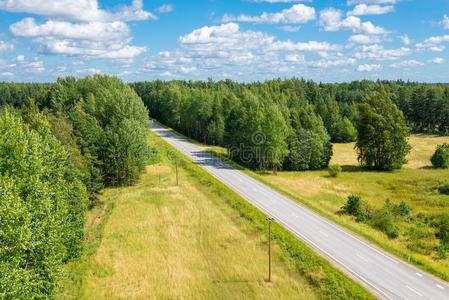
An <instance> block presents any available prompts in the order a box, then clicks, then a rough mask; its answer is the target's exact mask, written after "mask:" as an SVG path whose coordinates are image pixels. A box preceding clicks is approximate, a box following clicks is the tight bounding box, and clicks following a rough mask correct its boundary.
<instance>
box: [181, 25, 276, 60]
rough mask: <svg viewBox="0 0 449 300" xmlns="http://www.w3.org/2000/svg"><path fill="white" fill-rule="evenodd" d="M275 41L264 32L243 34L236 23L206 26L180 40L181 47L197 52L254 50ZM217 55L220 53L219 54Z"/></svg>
mask: <svg viewBox="0 0 449 300" xmlns="http://www.w3.org/2000/svg"><path fill="white" fill-rule="evenodd" d="M273 40H274V37H273V36H270V35H267V34H265V33H262V32H254V31H246V32H242V31H240V27H239V25H238V24H236V23H228V24H223V25H220V26H204V27H202V28H199V29H196V30H194V31H192V32H191V33H189V34H187V35H184V36H181V37H180V38H179V42H180V43H181V46H184V47H185V46H189V48H190V49H194V50H197V51H202V50H204V51H220V50H224V49H235V50H239V49H254V48H259V47H260V46H262V45H269V44H271V43H272V42H273ZM217 55H220V53H219V52H217Z"/></svg>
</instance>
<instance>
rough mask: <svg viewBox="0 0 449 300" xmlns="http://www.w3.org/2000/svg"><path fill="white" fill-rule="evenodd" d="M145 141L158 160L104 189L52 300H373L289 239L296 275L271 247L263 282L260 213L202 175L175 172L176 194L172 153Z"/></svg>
mask: <svg viewBox="0 0 449 300" xmlns="http://www.w3.org/2000/svg"><path fill="white" fill-rule="evenodd" d="M151 136H152V141H151V142H152V144H153V145H156V146H157V149H158V151H159V162H158V163H157V164H154V165H151V166H148V167H147V172H146V174H145V175H144V176H143V178H142V180H141V181H140V183H139V184H138V185H136V186H133V187H125V188H114V189H107V190H105V192H104V193H103V195H102V196H101V203H100V205H98V206H97V207H95V208H94V209H93V210H91V211H90V212H89V215H88V219H87V228H86V232H87V238H86V250H85V254H84V256H83V258H82V259H81V260H80V261H78V262H72V263H71V264H69V265H68V266H67V270H68V276H67V277H66V278H65V279H64V280H63V286H62V289H61V293H60V295H59V297H58V298H60V299H319V298H323V295H324V294H333V293H337V295H338V294H340V295H341V297H343V298H348V297H346V296H345V294H346V295H351V296H349V297H350V298H353V299H356V298H358V299H361V298H364V299H369V298H370V297H371V296H370V295H369V294H368V293H366V292H365V291H364V290H363V289H361V288H360V287H359V286H357V285H356V284H354V283H353V282H352V281H351V280H349V279H346V278H345V277H344V276H343V275H341V273H339V272H338V271H335V270H333V269H332V268H331V267H330V266H329V265H328V264H327V263H326V262H324V260H322V259H321V258H318V257H316V256H315V255H314V254H313V253H312V252H311V251H310V250H305V249H302V248H301V247H303V246H298V245H300V244H297V243H299V242H291V241H288V237H286V239H287V240H284V241H283V245H291V246H289V247H290V248H291V250H290V251H295V250H293V249H299V250H300V251H301V253H302V257H300V259H299V260H298V264H299V267H298V265H297V264H295V263H293V261H292V260H290V259H288V258H287V257H286V255H285V252H284V251H283V250H282V249H281V248H280V247H279V246H278V245H277V243H276V241H274V242H273V245H274V246H273V277H272V282H271V283H268V282H267V281H266V279H267V271H268V270H267V269H268V267H267V235H266V230H265V229H262V230H260V228H259V229H258V227H257V226H260V224H258V225H257V223H255V222H256V221H255V220H256V219H257V218H258V216H259V215H260V213H256V214H254V213H255V209H249V212H250V213H251V214H252V215H251V218H253V219H254V222H253V221H250V220H249V219H248V218H245V217H244V216H243V214H245V213H244V211H243V210H244V209H245V208H244V206H240V211H239V210H238V209H235V208H233V207H232V206H230V205H229V203H228V202H227V201H225V200H224V198H223V194H221V195H220V193H223V192H217V191H219V190H220V191H222V190H221V189H218V188H217V187H216V186H215V185H211V184H210V183H209V184H207V183H205V182H203V181H202V179H201V180H199V179H198V178H199V177H197V176H200V178H203V176H201V175H198V173H196V175H195V176H192V173H191V172H192V169H185V168H183V167H182V165H180V168H179V170H180V179H181V184H180V185H179V186H176V181H175V171H174V165H173V161H172V160H170V159H168V158H167V157H168V156H173V154H172V153H170V154H169V155H167V152H166V149H167V148H166V146H164V145H162V141H161V140H159V139H158V138H155V137H154V136H153V135H151ZM164 147H165V148H164ZM191 165H193V164H191ZM192 168H198V167H195V166H192ZM225 193H226V192H225ZM226 197H228V200H229V199H231V198H232V197H233V196H228V195H226ZM246 209H248V208H246ZM247 213H248V212H247ZM257 214H258V215H257ZM242 216H243V218H242ZM262 218H263V217H262ZM262 220H263V219H262ZM273 231H274V237H275V238H277V237H278V236H279V232H283V231H282V230H281V229H280V228H278V227H275V228H274V229H273ZM284 238H285V236H284ZM296 247H299V248H296ZM291 253H294V252H291ZM298 268H299V269H298ZM298 270H300V271H298ZM304 272H307V273H304ZM327 274H329V276H330V277H327ZM323 291H325V292H323ZM341 297H340V296H338V297H337V298H336V299H339V298H341Z"/></svg>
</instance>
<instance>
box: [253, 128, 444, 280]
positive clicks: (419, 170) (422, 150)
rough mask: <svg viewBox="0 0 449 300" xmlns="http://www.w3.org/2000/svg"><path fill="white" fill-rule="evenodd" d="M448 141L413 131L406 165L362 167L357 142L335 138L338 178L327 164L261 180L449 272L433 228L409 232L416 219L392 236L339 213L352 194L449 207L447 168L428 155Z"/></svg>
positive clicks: (423, 209)
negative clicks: (444, 189)
mask: <svg viewBox="0 0 449 300" xmlns="http://www.w3.org/2000/svg"><path fill="white" fill-rule="evenodd" d="M444 142H449V138H448V137H438V136H425V135H414V136H411V137H410V144H411V146H412V151H411V152H410V155H409V156H408V163H407V165H406V166H404V168H403V169H401V170H398V171H394V172H372V171H366V170H362V169H360V168H358V163H357V159H356V153H355V150H354V144H353V143H352V144H335V145H334V156H333V158H332V161H331V164H340V165H341V166H343V172H342V173H341V174H340V175H339V176H338V177H337V178H331V177H330V176H329V175H328V172H327V171H326V170H321V171H306V172H279V174H278V176H274V175H272V174H264V175H262V176H260V177H259V178H261V179H262V180H264V181H266V182H268V183H269V184H271V185H273V186H275V187H277V188H279V189H280V190H282V191H284V192H286V193H288V194H289V195H291V196H292V197H294V198H295V199H297V200H298V201H299V202H302V203H304V204H306V205H308V206H310V207H312V208H314V209H315V210H317V211H320V212H321V213H322V214H324V215H326V216H328V217H329V218H332V219H334V220H336V221H337V222H339V223H341V224H343V225H346V226H348V227H349V228H351V229H354V230H356V231H358V232H360V233H362V234H364V235H365V236H368V237H370V238H371V239H372V240H374V241H376V242H377V243H378V244H379V245H382V246H385V247H386V248H388V249H393V250H394V251H396V252H397V253H401V254H402V255H403V256H406V257H408V256H411V257H413V258H416V259H418V260H420V261H421V262H422V263H424V264H425V265H427V266H430V267H432V268H433V269H434V270H437V271H438V272H440V274H445V276H447V277H449V259H448V258H446V259H440V258H437V253H436V246H437V245H438V241H437V239H436V238H435V235H434V232H433V231H434V229H433V228H431V227H430V226H429V227H426V230H428V232H427V233H426V234H425V235H424V236H422V237H420V238H418V240H417V238H416V237H413V238H412V237H411V236H413V235H412V234H410V232H411V231H413V230H420V229H421V230H424V228H416V226H417V225H415V224H414V223H413V222H401V223H400V224H398V226H399V227H400V236H399V237H398V238H397V239H389V238H388V237H387V236H386V235H385V234H384V233H382V232H380V231H378V230H375V229H373V228H372V227H370V226H369V225H366V224H362V223H357V222H355V221H354V219H353V218H351V217H348V216H344V215H338V214H336V212H338V211H339V210H340V208H341V207H342V206H343V204H344V203H345V202H346V200H347V196H348V195H350V194H356V195H360V196H361V197H362V199H363V201H365V202H366V203H368V204H369V206H370V207H373V208H381V207H382V206H383V205H384V203H385V200H386V199H390V200H391V201H392V202H393V203H399V202H400V201H405V202H406V203H407V204H408V205H409V206H410V207H411V208H412V211H413V214H414V215H417V214H418V213H424V214H425V215H428V216H435V215H439V214H441V213H442V212H449V197H448V196H445V195H441V194H440V193H439V192H438V187H439V186H441V185H442V184H449V170H436V169H432V168H430V166H431V163H430V157H431V156H432V154H433V153H434V151H435V148H436V146H437V145H438V144H442V143H444ZM416 243H419V244H421V245H422V246H421V248H422V250H421V252H416V251H414V250H411V247H413V246H415V245H416Z"/></svg>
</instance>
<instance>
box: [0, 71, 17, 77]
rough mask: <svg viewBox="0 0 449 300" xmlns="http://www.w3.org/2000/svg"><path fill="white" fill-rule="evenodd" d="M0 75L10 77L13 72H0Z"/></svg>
mask: <svg viewBox="0 0 449 300" xmlns="http://www.w3.org/2000/svg"><path fill="white" fill-rule="evenodd" d="M0 76H1V77H11V76H14V73H12V72H1V73H0Z"/></svg>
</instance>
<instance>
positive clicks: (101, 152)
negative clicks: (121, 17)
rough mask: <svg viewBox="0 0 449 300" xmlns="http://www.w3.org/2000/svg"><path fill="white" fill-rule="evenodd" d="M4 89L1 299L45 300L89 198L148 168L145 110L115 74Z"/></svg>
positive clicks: (73, 253)
mask: <svg viewBox="0 0 449 300" xmlns="http://www.w3.org/2000/svg"><path fill="white" fill-rule="evenodd" d="M1 86H2V88H1V90H2V95H1V96H0V103H1V107H0V199H1V205H0V220H1V225H0V226H1V227H0V241H1V243H0V274H1V276H0V298H2V299H35V298H49V297H51V296H52V295H53V294H54V292H55V290H56V288H57V284H58V281H59V280H60V279H61V276H62V266H63V264H64V263H65V262H67V261H69V260H72V259H76V258H78V257H79V256H80V255H81V253H82V249H83V241H84V231H83V228H84V222H85V213H86V211H87V209H88V207H89V205H94V204H95V202H96V199H97V195H98V193H100V192H101V190H102V188H103V187H106V186H119V185H129V184H133V183H134V182H135V181H136V180H137V179H138V178H139V175H140V173H141V172H142V171H143V170H144V168H145V165H146V163H147V161H148V158H149V157H150V155H151V149H150V146H149V145H148V143H147V132H146V130H147V121H148V111H147V109H146V108H145V106H144V104H143V103H142V101H141V99H140V98H139V97H138V96H137V95H136V93H135V92H134V91H133V90H132V89H131V88H130V87H129V86H128V85H127V84H125V83H123V82H122V81H121V80H119V79H118V78H115V77H108V76H100V75H96V76H93V77H86V78H83V79H76V78H73V77H67V78H61V79H58V80H57V82H56V83H52V84H2V85H1ZM5 91H7V93H5ZM8 95H9V96H8ZM8 97H9V98H8Z"/></svg>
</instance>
